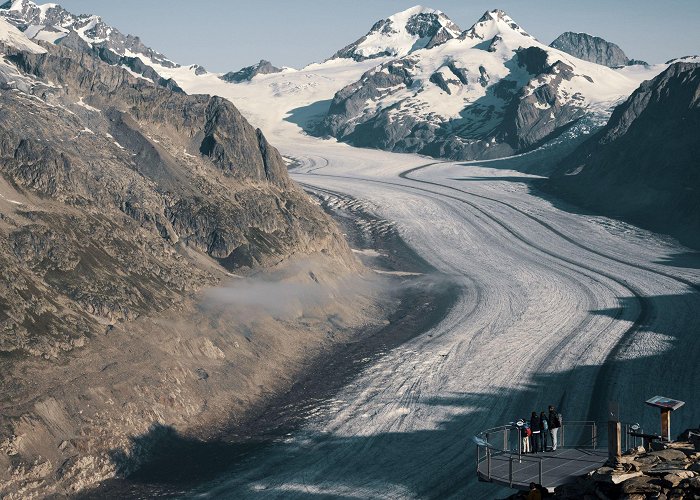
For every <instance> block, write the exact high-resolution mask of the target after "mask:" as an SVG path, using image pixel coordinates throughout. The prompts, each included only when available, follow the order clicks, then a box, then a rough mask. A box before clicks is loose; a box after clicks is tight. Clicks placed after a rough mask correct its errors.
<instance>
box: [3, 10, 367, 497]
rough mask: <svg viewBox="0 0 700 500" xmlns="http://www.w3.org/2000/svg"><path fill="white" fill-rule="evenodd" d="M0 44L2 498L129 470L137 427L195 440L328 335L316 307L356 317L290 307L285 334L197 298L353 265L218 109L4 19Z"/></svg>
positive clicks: (244, 127) (340, 271)
mask: <svg viewBox="0 0 700 500" xmlns="http://www.w3.org/2000/svg"><path fill="white" fill-rule="evenodd" d="M0 54H1V55H2V57H1V58H0V265H1V266H2V268H3V275H2V277H1V278H0V373H1V374H2V375H0V382H1V383H0V388H1V389H0V405H1V406H2V416H3V418H2V420H0V496H2V497H3V498H26V497H28V496H47V495H50V494H60V495H68V494H73V493H75V492H76V491H78V490H80V489H83V488H85V487H88V486H90V485H93V484H94V483H95V482H97V481H100V480H102V479H105V478H107V477H112V476H114V474H115V473H117V472H118V471H120V470H122V469H120V468H123V469H124V470H127V469H128V467H134V466H135V465H134V464H136V463H138V461H139V460H140V457H139V453H140V452H139V451H138V447H135V446H134V442H135V440H136V436H137V435H139V434H142V433H148V429H149V428H150V427H151V426H152V425H154V426H156V427H157V426H166V425H169V426H177V427H178V429H179V431H182V432H185V431H187V432H194V431H193V429H199V432H201V435H202V436H207V435H210V433H212V432H213V431H212V429H214V428H216V427H217V426H220V427H223V426H225V425H226V423H227V422H228V423H230V421H231V418H233V417H232V416H231V415H234V416H236V417H240V416H241V415H243V413H244V412H245V410H246V408H249V407H251V406H252V405H254V404H257V403H258V402H259V401H260V400H261V399H262V398H263V397H264V396H265V394H268V393H269V392H270V391H275V390H278V389H280V388H281V387H283V386H284V385H285V384H287V383H288V380H289V379H290V377H293V374H294V373H296V371H297V370H299V366H300V362H301V361H300V360H303V359H306V357H308V356H309V355H310V354H309V353H310V352H315V351H314V350H315V349H317V348H318V346H321V345H323V344H324V343H327V342H328V339H327V336H326V332H327V331H328V329H329V328H330V327H329V324H330V323H327V315H328V316H329V317H330V316H332V317H333V318H334V319H333V322H334V323H333V324H334V325H336V324H337V325H338V326H337V329H338V332H340V331H341V330H342V329H343V328H345V326H347V325H351V324H354V323H353V322H360V323H362V324H370V323H371V320H370V319H369V318H367V317H363V318H361V319H358V317H360V316H361V314H360V313H357V312H356V311H355V310H354V309H355V307H357V310H362V311H363V313H362V314H365V313H366V312H367V311H371V310H372V307H373V306H372V304H371V303H370V302H369V300H368V299H359V298H358V299H357V301H356V302H354V303H353V305H352V306H351V305H350V304H349V303H345V304H343V305H339V304H337V303H336V302H334V301H332V300H330V299H329V301H328V304H320V305H319V304H311V305H308V306H304V307H301V306H297V307H298V308H299V309H300V310H301V311H302V312H305V313H306V316H305V317H306V320H305V321H304V324H303V325H302V326H299V325H298V324H297V323H296V322H295V318H294V317H291V318H287V317H283V318H281V319H276V318H273V317H272V316H271V315H270V314H267V315H264V314H260V313H259V312H257V311H256V310H255V308H253V307H248V308H247V309H246V310H245V311H241V310H240V309H239V308H237V306H236V304H235V303H225V307H224V306H219V305H217V303H215V302H213V301H212V300H211V299H210V298H208V296H207V295H206V293H205V290H206V289H209V288H210V287H213V286H216V285H219V286H221V285H223V284H224V283H227V282H228V281H231V280H234V281H235V280H236V279H238V280H240V282H239V283H240V284H239V285H238V286H241V287H244V288H245V287H246V286H250V285H249V283H248V282H245V281H243V280H241V278H240V276H241V275H251V274H255V273H263V271H262V270H263V269H268V268H271V267H275V268H276V269H277V272H278V273H280V275H279V276H278V279H280V280H287V281H288V282H291V283H295V285H294V286H306V287H318V289H319V290H321V289H323V290H324V292H323V293H324V295H323V296H331V295H332V283H333V281H332V280H333V279H340V277H341V276H345V278H347V275H355V273H356V272H357V271H358V264H357V263H356V261H355V260H354V257H353V256H352V254H351V252H350V250H349V248H348V246H347V244H346V243H345V241H344V239H343V238H342V236H341V235H340V233H339V231H338V230H337V229H336V226H335V225H334V223H333V222H332V220H331V219H330V218H329V217H328V216H327V215H326V214H325V213H324V212H323V211H322V210H321V208H319V207H318V206H317V205H316V204H315V203H314V202H313V201H312V200H311V199H309V197H308V196H307V195H305V194H304V193H303V192H302V191H301V190H300V189H299V188H298V187H296V186H295V185H294V184H293V183H292V182H291V181H290V179H289V177H288V175H287V171H286V165H285V163H284V161H283V159H282V158H281V157H280V155H279V153H278V152H277V150H276V149H275V148H274V147H273V146H271V145H270V144H269V143H268V142H267V140H266V138H265V137H264V135H263V134H262V132H261V131H260V130H256V129H255V128H253V127H252V126H251V125H250V124H249V123H248V122H247V120H246V119H245V118H244V117H243V116H242V115H241V114H240V113H239V112H238V110H237V109H236V107H235V106H234V105H233V104H231V103H230V102H229V101H227V100H225V99H223V98H220V97H212V96H208V95H186V94H184V93H183V92H180V91H177V90H174V89H170V88H167V87H166V86H162V85H156V84H154V83H152V82H150V81H148V80H146V79H144V78H140V77H137V76H134V75H133V74H132V73H131V72H130V71H128V70H126V69H124V68H121V67H118V66H115V65H109V64H106V63H105V62H104V61H102V60H101V58H99V57H96V56H95V55H94V53H93V52H92V51H85V50H73V49H71V48H70V47H69V46H67V45H63V44H58V45H53V44H51V43H47V42H44V41H38V42H35V41H32V40H29V39H28V38H27V37H26V36H25V35H24V34H23V33H22V32H20V31H19V30H18V29H17V28H15V27H14V26H12V25H10V24H8V23H7V22H5V21H4V20H3V19H0ZM292 261H293V262H294V264H292ZM286 263H288V264H286ZM285 266H286V267H288V268H289V269H288V271H287V272H286V273H283V272H282V271H283V269H285V268H286V267H285ZM237 276H239V277H238V278H237ZM269 279H277V278H275V277H274V276H272V277H270V278H269ZM234 286H235V285H234ZM346 286H347V283H346ZM224 290H225V289H224ZM314 290H316V289H315V288H314ZM318 293H322V292H318ZM363 300H364V302H362V301H363ZM233 311H235V313H234V312H233ZM334 328H335V327H334ZM348 328H349V326H348ZM334 331H335V330H334ZM117 452H118V453H117ZM114 453H117V455H118V456H120V457H127V458H123V459H120V460H117V459H116V458H114V457H115V456H117V455H114ZM131 453H134V456H132V455H130V454H131ZM125 461H128V463H129V465H128V466H126V465H124V463H125Z"/></svg>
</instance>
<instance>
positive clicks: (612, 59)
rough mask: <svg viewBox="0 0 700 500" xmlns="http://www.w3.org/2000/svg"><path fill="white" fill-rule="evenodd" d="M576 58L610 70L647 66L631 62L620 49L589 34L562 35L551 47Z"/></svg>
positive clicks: (571, 33)
mask: <svg viewBox="0 0 700 500" xmlns="http://www.w3.org/2000/svg"><path fill="white" fill-rule="evenodd" d="M549 46H550V47H553V48H555V49H558V50H561V51H562V52H566V53H567V54H571V55H572V56H574V57H578V58H579V59H583V60H584V61H590V62H593V63H596V64H601V65H603V66H608V67H610V68H616V67H619V66H628V65H633V64H646V63H645V62H644V61H638V60H630V59H629V58H628V57H627V56H626V55H625V53H624V52H623V51H622V49H621V48H620V47H618V46H617V45H616V44H614V43H612V42H608V41H607V40H604V39H603V38H600V37H598V36H593V35H589V34H588V33H574V32H571V31H567V32H566V33H562V34H561V35H559V36H558V37H557V39H556V40H554V41H553V42H552V43H551V44H550V45H549Z"/></svg>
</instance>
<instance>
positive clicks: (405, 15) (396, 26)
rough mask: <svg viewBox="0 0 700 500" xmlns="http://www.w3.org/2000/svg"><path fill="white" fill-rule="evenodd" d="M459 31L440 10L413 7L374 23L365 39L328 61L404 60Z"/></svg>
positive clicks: (434, 45)
mask: <svg viewBox="0 0 700 500" xmlns="http://www.w3.org/2000/svg"><path fill="white" fill-rule="evenodd" d="M460 32H461V30H460V29H459V26H457V25H456V24H455V23H454V22H452V20H451V19H450V18H448V17H447V16H446V15H445V14H443V13H442V12H440V11H439V10H434V9H428V8H425V7H421V6H416V7H412V8H410V9H407V10H405V11H402V12H399V13H397V14H394V15H393V16H390V17H388V18H387V19H382V20H381V21H377V22H376V23H375V24H374V26H372V29H370V30H369V32H368V33H367V34H366V35H365V36H363V37H362V38H360V39H359V40H357V41H355V42H353V43H351V44H350V45H348V46H346V47H344V48H342V49H340V50H339V51H338V52H336V53H335V54H334V55H333V56H332V57H331V59H336V58H345V59H354V60H355V61H364V60H366V59H375V58H379V57H388V56H391V57H403V56H405V55H408V54H410V53H412V52H415V51H416V50H420V49H423V48H428V49H429V48H432V47H436V46H438V45H441V44H443V43H445V42H446V41H448V40H451V39H453V38H456V37H457V36H459V34H460Z"/></svg>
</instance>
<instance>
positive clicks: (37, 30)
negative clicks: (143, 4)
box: [0, 0, 206, 89]
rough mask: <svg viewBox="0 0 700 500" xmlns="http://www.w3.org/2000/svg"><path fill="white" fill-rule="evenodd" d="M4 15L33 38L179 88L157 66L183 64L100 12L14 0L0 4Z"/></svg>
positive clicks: (198, 69)
mask: <svg viewBox="0 0 700 500" xmlns="http://www.w3.org/2000/svg"><path fill="white" fill-rule="evenodd" d="M0 17H2V18H4V19H5V20H6V21H7V22H9V23H10V24H12V25H14V26H15V27H16V28H18V29H19V30H20V31H22V32H23V33H24V34H25V35H26V36H27V38H29V39H31V40H35V41H44V42H49V43H53V44H57V45H64V46H66V47H68V48H70V49H72V50H78V51H82V52H86V53H89V54H91V55H93V56H96V57H99V58H100V59H101V60H102V61H103V62H106V63H107V64H111V65H113V66H120V67H125V68H128V69H129V70H130V71H132V72H133V73H134V74H136V75H140V76H143V77H144V78H146V79H148V80H151V81H153V82H154V83H157V84H159V85H163V86H167V87H169V88H171V89H177V88H178V87H177V84H175V82H174V81H172V80H169V79H167V78H162V77H161V76H160V75H159V74H158V73H157V72H156V71H155V69H154V66H162V67H166V68H179V67H180V65H179V64H177V63H174V62H173V61H171V60H170V59H168V58H167V57H166V56H164V55H163V54H161V53H159V52H157V51H155V50H153V49H151V48H150V47H147V46H146V45H144V44H143V42H142V41H141V39H140V38H139V37H137V36H133V35H124V34H123V33H121V32H120V31H119V30H117V29H116V28H113V27H112V26H109V25H108V24H106V23H105V22H104V21H103V20H102V18H100V17H99V16H95V15H89V14H81V15H76V14H73V13H71V12H69V11H67V10H66V9H64V8H63V7H61V6H60V5H58V4H52V3H51V4H41V5H39V4H36V3H34V2H32V1H31V0H10V1H8V2H6V3H4V4H3V5H0ZM189 69H190V70H191V71H192V72H193V73H195V74H197V75H201V74H204V73H206V70H205V69H204V68H202V67H201V66H197V65H194V66H191V67H190V68H189Z"/></svg>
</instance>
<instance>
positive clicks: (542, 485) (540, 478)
mask: <svg viewBox="0 0 700 500" xmlns="http://www.w3.org/2000/svg"><path fill="white" fill-rule="evenodd" d="M539 483H540V484H542V459H541V458H540V481H539ZM542 486H544V485H543V484H542Z"/></svg>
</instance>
